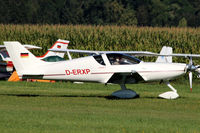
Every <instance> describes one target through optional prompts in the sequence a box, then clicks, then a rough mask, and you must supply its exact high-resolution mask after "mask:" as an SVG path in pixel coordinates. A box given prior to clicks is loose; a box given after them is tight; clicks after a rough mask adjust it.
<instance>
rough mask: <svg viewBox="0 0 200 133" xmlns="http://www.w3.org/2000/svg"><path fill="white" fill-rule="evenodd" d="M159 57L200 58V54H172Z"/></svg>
mask: <svg viewBox="0 0 200 133" xmlns="http://www.w3.org/2000/svg"><path fill="white" fill-rule="evenodd" d="M159 56H176V57H185V58H186V57H197V58H199V57H200V54H179V53H177V54H176V53H174V54H163V55H162V54H160V55H159Z"/></svg>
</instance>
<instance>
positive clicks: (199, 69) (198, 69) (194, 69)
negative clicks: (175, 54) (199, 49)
mask: <svg viewBox="0 0 200 133" xmlns="http://www.w3.org/2000/svg"><path fill="white" fill-rule="evenodd" d="M187 71H188V72H189V82H190V91H191V92H192V72H197V73H198V77H200V65H196V66H195V65H194V64H193V61H192V57H189V64H188V65H187Z"/></svg>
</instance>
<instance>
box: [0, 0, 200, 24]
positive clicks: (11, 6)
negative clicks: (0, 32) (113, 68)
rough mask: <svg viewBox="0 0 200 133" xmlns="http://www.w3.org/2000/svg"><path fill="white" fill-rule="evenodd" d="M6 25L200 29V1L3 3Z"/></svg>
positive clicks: (14, 0)
mask: <svg viewBox="0 0 200 133" xmlns="http://www.w3.org/2000/svg"><path fill="white" fill-rule="evenodd" d="M0 15H1V16H0V23H2V24H84V25H132V26H158V27H163V26H166V27H171V26H180V27H184V26H190V27H199V26H200V0H1V1H0Z"/></svg>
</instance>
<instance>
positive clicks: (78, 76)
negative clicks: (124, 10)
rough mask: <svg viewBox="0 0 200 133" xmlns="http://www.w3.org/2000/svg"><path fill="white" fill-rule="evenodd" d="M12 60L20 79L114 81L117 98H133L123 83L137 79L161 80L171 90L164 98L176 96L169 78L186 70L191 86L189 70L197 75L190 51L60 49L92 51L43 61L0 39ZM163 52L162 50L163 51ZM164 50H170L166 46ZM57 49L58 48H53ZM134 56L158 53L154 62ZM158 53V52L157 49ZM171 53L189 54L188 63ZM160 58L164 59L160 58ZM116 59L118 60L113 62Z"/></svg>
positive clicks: (132, 82) (23, 49)
mask: <svg viewBox="0 0 200 133" xmlns="http://www.w3.org/2000/svg"><path fill="white" fill-rule="evenodd" d="M4 44H5V46H6V49H7V51H8V53H9V55H10V58H11V59H12V61H13V63H14V66H15V68H16V70H17V73H18V75H19V77H20V78H21V79H27V78H34V79H50V80H69V81H81V82H98V83H104V84H108V83H114V84H119V85H120V86H121V88H122V89H121V90H119V91H116V92H114V93H112V96H115V97H118V98H134V97H137V93H136V92H135V91H133V90H130V89H127V88H126V86H125V84H134V83H138V82H150V81H163V82H166V84H167V86H168V87H169V88H170V89H171V91H169V92H165V93H163V94H160V95H159V97H162V98H165V99H176V98H178V97H179V95H178V93H177V90H176V89H175V88H173V87H172V86H171V85H170V83H169V80H172V79H174V78H176V77H179V76H181V75H183V74H185V73H186V72H188V71H189V72H190V74H189V75H190V87H191V88H192V72H193V71H196V72H198V73H199V74H200V69H199V66H194V65H193V63H192V57H200V55H193V54H172V53H171V54H157V53H152V52H143V51H86V50H69V49H67V50H60V51H62V52H64V51H65V52H79V53H87V54H95V55H91V56H86V57H81V58H76V59H72V58H71V59H70V60H65V61H59V62H44V61H42V60H40V59H38V58H36V57H35V56H34V55H33V54H32V53H31V52H30V51H28V50H27V49H26V48H24V47H23V46H22V45H21V44H20V43H19V42H17V41H15V42H14V41H13V42H4ZM165 51H166V50H165ZM167 51H168V52H167V53H170V52H172V51H170V48H168V50H167ZM57 52H59V50H57ZM127 53H129V54H134V55H144V56H145V55H147V56H160V57H159V58H161V59H159V58H158V60H157V62H143V61H141V60H139V59H137V58H135V57H134V56H130V55H128V54H127ZM161 53H162V51H161ZM162 56H164V57H162ZM172 56H184V57H190V63H189V64H188V65H187V64H184V63H172V60H171V57H172ZM162 58H164V59H165V60H167V61H168V62H167V61H163V60H162ZM117 60H118V62H116V61H117Z"/></svg>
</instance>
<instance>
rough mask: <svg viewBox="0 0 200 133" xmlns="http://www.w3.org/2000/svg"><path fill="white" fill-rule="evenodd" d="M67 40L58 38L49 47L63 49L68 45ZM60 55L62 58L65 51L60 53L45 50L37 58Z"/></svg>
mask: <svg viewBox="0 0 200 133" xmlns="http://www.w3.org/2000/svg"><path fill="white" fill-rule="evenodd" d="M68 44H69V41H67V40H61V39H58V40H57V41H56V42H55V43H54V45H53V46H52V47H51V49H63V50H66V49H67V47H68ZM55 55H57V56H60V57H61V58H64V55H65V53H60V52H53V51H49V50H48V51H47V52H46V53H45V54H44V55H43V56H40V57H39V58H46V57H48V56H55Z"/></svg>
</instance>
